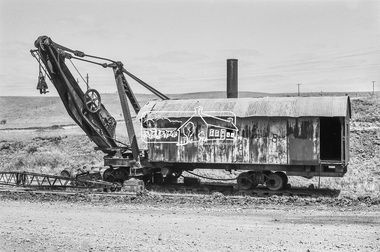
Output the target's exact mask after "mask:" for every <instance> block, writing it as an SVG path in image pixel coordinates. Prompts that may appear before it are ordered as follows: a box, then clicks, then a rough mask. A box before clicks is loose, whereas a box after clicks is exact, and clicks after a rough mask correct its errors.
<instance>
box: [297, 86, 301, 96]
mask: <svg viewBox="0 0 380 252" xmlns="http://www.w3.org/2000/svg"><path fill="white" fill-rule="evenodd" d="M297 85H298V96H300V85H301V84H297Z"/></svg>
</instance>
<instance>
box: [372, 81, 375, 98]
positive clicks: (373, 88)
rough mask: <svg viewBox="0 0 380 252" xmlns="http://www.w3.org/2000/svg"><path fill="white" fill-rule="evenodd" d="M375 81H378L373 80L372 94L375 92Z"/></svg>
mask: <svg viewBox="0 0 380 252" xmlns="http://www.w3.org/2000/svg"><path fill="white" fill-rule="evenodd" d="M375 82H376V81H372V95H374V94H375Z"/></svg>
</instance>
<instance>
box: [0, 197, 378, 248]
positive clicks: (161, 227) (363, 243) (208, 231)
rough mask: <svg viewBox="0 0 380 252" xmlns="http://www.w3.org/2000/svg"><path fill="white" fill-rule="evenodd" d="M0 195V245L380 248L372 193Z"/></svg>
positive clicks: (32, 246) (8, 246)
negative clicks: (335, 196)
mask: <svg viewBox="0 0 380 252" xmlns="http://www.w3.org/2000/svg"><path fill="white" fill-rule="evenodd" d="M0 196H1V197H0V206H1V207H0V240H1V241H2V242H0V251H379V248H380V219H379V217H378V216H379V213H380V206H379V204H377V201H376V202H375V204H374V202H373V201H371V200H370V199H366V200H364V199H362V200H357V199H356V200H353V199H347V198H345V199H321V200H320V199H299V198H293V199H292V198H285V199H287V200H284V197H270V198H264V199H261V198H256V199H255V198H253V199H250V198H239V199H235V200H233V199H231V198H229V197H224V196H222V195H219V194H215V195H212V196H205V197H198V198H196V199H194V198H181V197H180V198H176V199H170V198H163V197H161V196H159V195H153V196H152V195H142V196H137V197H118V198H105V197H98V196H94V195H89V194H88V195H75V196H70V197H66V196H54V195H35V194H25V193H24V194H19V193H2V194H1V195H0ZM121 199H122V200H121ZM305 202H308V203H305ZM336 202H341V203H340V204H336Z"/></svg>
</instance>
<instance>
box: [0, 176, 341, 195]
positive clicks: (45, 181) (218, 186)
mask: <svg viewBox="0 0 380 252" xmlns="http://www.w3.org/2000/svg"><path fill="white" fill-rule="evenodd" d="M139 182H141V181H138V180H136V183H132V185H131V184H129V185H126V183H125V185H124V187H122V186H121V185H120V184H117V183H111V182H106V181H100V180H94V178H93V177H91V176H80V177H76V178H70V177H65V176H55V175H48V174H38V173H29V172H0V185H1V187H0V191H1V192H2V193H7V192H15V193H34V194H51V195H68V196H70V195H75V194H78V193H85V194H91V195H94V197H96V195H98V196H104V197H124V196H137V195H140V194H142V193H144V192H145V193H154V194H158V195H160V196H162V197H198V196H205V195H213V194H218V193H219V194H220V195H224V196H227V197H242V196H243V197H246V196H250V197H264V198H265V197H271V196H275V195H276V196H291V197H314V198H316V197H330V198H334V197H337V196H338V195H339V193H340V191H339V190H331V189H316V188H312V189H311V188H288V189H284V190H279V191H272V190H268V189H267V188H265V187H257V188H255V189H249V190H241V189H239V188H237V186H236V184H232V183H196V184H190V185H189V184H185V183H177V184H147V185H146V186H145V188H144V186H141V183H139Z"/></svg>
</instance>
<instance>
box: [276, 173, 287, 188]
mask: <svg viewBox="0 0 380 252" xmlns="http://www.w3.org/2000/svg"><path fill="white" fill-rule="evenodd" d="M276 173H278V174H279V175H280V176H282V178H283V180H284V186H283V188H285V187H286V185H287V184H288V182H289V179H288V176H287V175H286V174H285V172H276Z"/></svg>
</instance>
